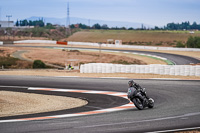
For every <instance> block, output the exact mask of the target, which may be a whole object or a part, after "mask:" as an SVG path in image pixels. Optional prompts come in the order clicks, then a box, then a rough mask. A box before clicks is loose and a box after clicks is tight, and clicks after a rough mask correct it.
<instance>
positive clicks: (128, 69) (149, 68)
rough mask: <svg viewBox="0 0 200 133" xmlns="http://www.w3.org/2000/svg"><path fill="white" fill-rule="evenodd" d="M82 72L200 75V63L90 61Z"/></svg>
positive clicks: (81, 67)
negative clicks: (129, 63)
mask: <svg viewBox="0 0 200 133" xmlns="http://www.w3.org/2000/svg"><path fill="white" fill-rule="evenodd" d="M80 73H144V74H145V73H152V74H160V75H180V76H200V65H196V66H192V65H157V64H156V65H122V64H108V63H89V64H82V65H81V66H80Z"/></svg>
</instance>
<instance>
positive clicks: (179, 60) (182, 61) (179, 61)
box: [3, 45, 200, 65]
mask: <svg viewBox="0 0 200 133" xmlns="http://www.w3.org/2000/svg"><path fill="white" fill-rule="evenodd" d="M3 47H33V48H41V47H42V48H64V49H66V47H51V46H19V45H3ZM68 49H90V50H98V48H69V47H68ZM101 50H109V51H121V52H135V53H143V54H151V55H156V56H160V57H164V58H167V59H168V60H170V61H172V62H173V63H174V64H176V65H187V64H191V63H192V64H197V63H200V60H199V59H196V58H193V57H189V56H183V55H176V54H168V53H160V52H150V51H141V50H119V49H117V50H116V49H105V48H102V49H101Z"/></svg>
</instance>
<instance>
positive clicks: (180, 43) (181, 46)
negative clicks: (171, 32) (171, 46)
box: [176, 41, 185, 48]
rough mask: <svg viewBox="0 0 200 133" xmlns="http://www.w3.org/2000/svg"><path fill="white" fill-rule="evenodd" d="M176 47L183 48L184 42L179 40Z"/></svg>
mask: <svg viewBox="0 0 200 133" xmlns="http://www.w3.org/2000/svg"><path fill="white" fill-rule="evenodd" d="M176 47H178V48H185V44H183V43H182V42H181V41H178V42H177V43H176Z"/></svg>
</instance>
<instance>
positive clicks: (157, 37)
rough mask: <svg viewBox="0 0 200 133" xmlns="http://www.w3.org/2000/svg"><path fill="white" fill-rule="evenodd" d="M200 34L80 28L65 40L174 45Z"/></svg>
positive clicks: (197, 32)
mask: <svg viewBox="0 0 200 133" xmlns="http://www.w3.org/2000/svg"><path fill="white" fill-rule="evenodd" d="M190 36H200V32H199V31H196V32H195V33H193V34H191V33H190V32H189V31H152V30H151V31H147V30H81V31H79V32H76V33H74V34H73V35H72V36H70V37H69V38H68V39H67V40H68V41H76V42H103V43H107V39H114V40H122V41H123V44H128V45H152V46H175V45H176V44H177V42H178V41H181V42H182V43H186V41H187V39H188V37H190Z"/></svg>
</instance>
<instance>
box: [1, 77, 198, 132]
mask: <svg viewBox="0 0 200 133" xmlns="http://www.w3.org/2000/svg"><path fill="white" fill-rule="evenodd" d="M128 80H129V79H102V78H101V79H99V78H72V77H71V78H70V77H68V78H58V77H37V76H0V85H1V87H0V89H1V90H8V91H11V90H12V91H22V92H28V93H40V94H45V95H62V96H71V97H77V98H80V97H81V98H82V99H86V100H88V101H89V104H88V105H86V106H85V107H83V108H77V109H72V110H69V111H68V110H62V111H56V112H47V114H52V115H55V114H62V113H71V112H73V111H77V112H79V111H87V110H97V109H100V108H109V107H114V106H119V105H122V104H126V103H127V102H128V101H127V100H125V99H123V98H117V97H114V96H112V97H110V96H105V95H96V94H90V95H89V94H80V93H57V92H47V91H30V90H29V91H28V90H27V89H26V87H50V88H62V89H83V90H98V91H117V92H126V91H127V82H128ZM135 81H136V82H137V83H139V84H141V85H142V87H145V88H146V89H147V93H148V95H149V96H150V97H152V98H153V99H155V107H154V108H153V109H145V110H142V111H139V110H137V109H136V108H132V109H129V110H124V111H117V112H111V113H102V114H95V115H87V116H78V117H70V118H59V119H47V120H36V121H24V122H9V123H0V132H1V133H12V132H17V133H25V132H33V133H43V132H45V133H46V132H48V133H94V132H114V133H129V132H134V133H137V132H155V131H163V130H171V129H182V128H193V127H199V126H200V100H199V97H200V81H183V80H180V81H178V80H139V79H138V80H135ZM2 86H7V87H2ZM8 86H10V87H8ZM11 86H12V87H11ZM16 86H18V87H16ZM20 86H21V87H20ZM42 115H46V114H45V113H41V114H33V115H28V116H27V115H25V116H13V117H9V118H0V119H1V120H3V119H11V118H22V117H34V116H42Z"/></svg>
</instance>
